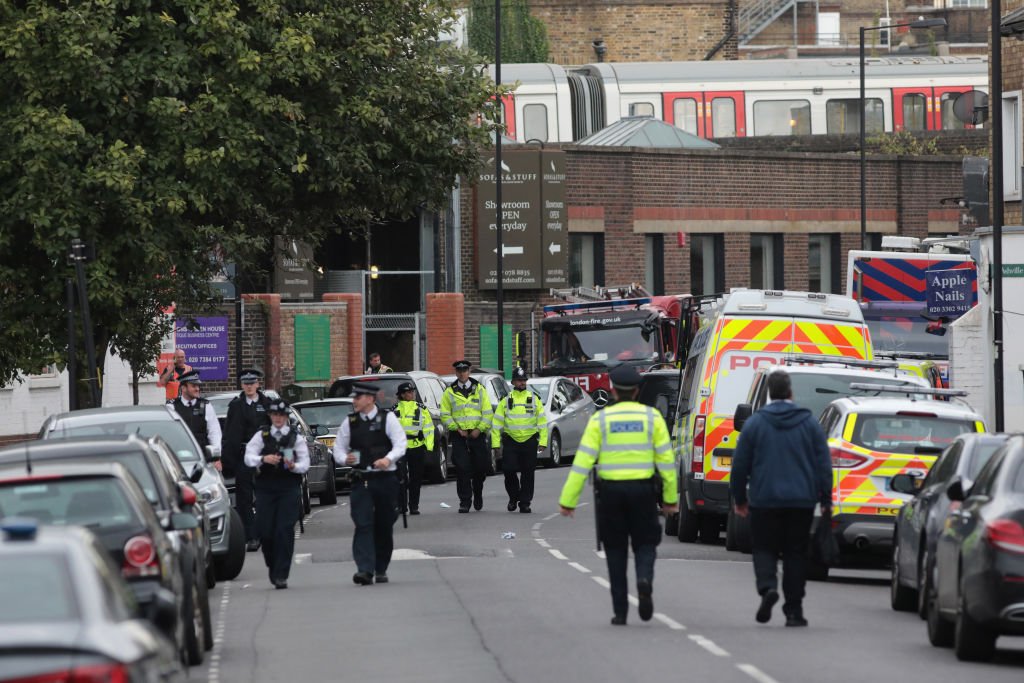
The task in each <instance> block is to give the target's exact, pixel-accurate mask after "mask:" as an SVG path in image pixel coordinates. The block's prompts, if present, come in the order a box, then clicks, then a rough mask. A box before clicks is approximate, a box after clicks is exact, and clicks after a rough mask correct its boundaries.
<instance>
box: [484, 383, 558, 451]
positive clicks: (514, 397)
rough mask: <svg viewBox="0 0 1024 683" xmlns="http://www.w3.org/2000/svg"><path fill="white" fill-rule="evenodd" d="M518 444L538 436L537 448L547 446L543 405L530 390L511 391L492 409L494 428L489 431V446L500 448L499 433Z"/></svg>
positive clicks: (546, 428)
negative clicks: (535, 435) (503, 433)
mask: <svg viewBox="0 0 1024 683" xmlns="http://www.w3.org/2000/svg"><path fill="white" fill-rule="evenodd" d="M502 432H505V434H508V436H509V437H510V438H512V439H514V440H516V441H518V442H519V443H523V442H524V441H527V440H528V439H530V438H532V437H533V435H534V434H540V441H539V442H538V443H537V445H538V446H547V445H548V424H547V418H546V417H545V415H544V405H543V404H542V403H541V401H540V397H538V396H535V395H534V393H533V391H531V390H530V389H523V390H522V391H519V390H518V389H513V390H512V393H511V394H509V395H508V396H507V397H506V398H505V399H503V400H501V401H499V402H498V405H497V407H496V408H495V409H494V426H493V428H492V429H491V446H493V447H494V448H498V447H500V446H501V433H502Z"/></svg>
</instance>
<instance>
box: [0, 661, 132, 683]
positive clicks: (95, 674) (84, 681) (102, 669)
mask: <svg viewBox="0 0 1024 683" xmlns="http://www.w3.org/2000/svg"><path fill="white" fill-rule="evenodd" d="M5 680H7V683H127V682H128V671H127V669H125V667H124V665H123V664H118V663H116V662H111V663H109V664H90V665H86V666H76V667H74V668H73V669H61V670H60V671H51V672H49V673H45V674H37V675H35V676H27V677H25V678H14V679H5Z"/></svg>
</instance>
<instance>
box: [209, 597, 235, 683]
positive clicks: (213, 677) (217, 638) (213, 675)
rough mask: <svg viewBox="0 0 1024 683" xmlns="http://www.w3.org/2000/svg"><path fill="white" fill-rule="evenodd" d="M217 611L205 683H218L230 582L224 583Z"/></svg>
mask: <svg viewBox="0 0 1024 683" xmlns="http://www.w3.org/2000/svg"><path fill="white" fill-rule="evenodd" d="M223 585H224V592H223V593H222V594H221V596H220V607H219V608H218V610H217V627H216V628H215V629H214V636H213V649H212V650H211V651H210V668H209V669H208V670H207V672H206V680H207V683H220V658H221V648H222V647H223V645H224V630H225V628H226V626H227V612H228V602H229V601H230V599H231V585H232V584H231V581H225V582H224V583H223Z"/></svg>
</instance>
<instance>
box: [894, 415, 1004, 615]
mask: <svg viewBox="0 0 1024 683" xmlns="http://www.w3.org/2000/svg"><path fill="white" fill-rule="evenodd" d="M1006 439H1007V435H1006V434H987V433H984V432H971V433H967V434H961V435H960V436H958V437H956V439H955V440H954V441H953V443H952V444H950V445H949V446H948V447H947V448H946V450H945V451H943V452H942V455H940V456H939V458H938V459H937V460H936V461H935V464H934V465H932V468H931V469H930V470H929V471H928V475H927V476H926V477H924V479H923V480H922V479H920V478H917V479H911V478H910V477H908V476H903V477H900V478H899V479H898V480H895V479H894V480H893V482H892V486H894V487H900V488H902V489H903V490H900V491H899V492H900V493H909V494H911V495H913V496H914V498H913V500H910V501H908V502H907V503H905V504H904V505H903V507H901V508H900V511H899V514H898V515H897V516H896V531H895V532H894V536H893V543H892V580H891V583H890V598H891V600H890V601H891V603H892V608H893V609H894V610H899V611H909V610H913V609H917V611H918V614H920V615H921V617H922V618H923V617H925V616H926V611H925V609H926V607H927V602H926V601H925V596H927V595H928V591H929V590H930V587H929V586H928V580H929V577H930V576H931V572H932V565H933V562H934V558H935V543H936V541H937V540H938V538H939V534H940V533H942V529H943V527H944V526H945V525H946V519H947V517H948V516H949V513H950V511H951V508H950V501H949V498H948V497H947V496H946V487H947V486H949V482H950V481H951V480H952V479H953V478H954V477H959V478H960V481H961V482H962V485H963V487H964V489H970V487H971V485H972V484H973V483H974V479H975V478H976V477H977V476H978V473H979V472H980V471H981V468H982V467H984V466H985V463H987V462H988V460H989V458H990V457H992V454H993V453H995V452H996V450H997V449H998V448H999V447H1000V446H1002V445H1003V444H1004V443H1006Z"/></svg>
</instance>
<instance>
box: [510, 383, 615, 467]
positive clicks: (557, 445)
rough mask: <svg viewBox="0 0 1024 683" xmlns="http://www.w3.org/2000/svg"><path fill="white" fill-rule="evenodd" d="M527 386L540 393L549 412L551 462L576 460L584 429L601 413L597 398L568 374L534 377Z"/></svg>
mask: <svg viewBox="0 0 1024 683" xmlns="http://www.w3.org/2000/svg"><path fill="white" fill-rule="evenodd" d="M526 386H527V388H529V389H531V390H533V391H534V392H535V393H536V394H537V395H538V396H540V399H541V402H542V403H543V404H544V411H545V413H546V414H547V418H548V450H547V455H548V458H547V464H548V465H549V466H551V467H558V466H560V465H562V464H564V463H568V462H572V458H573V456H574V455H575V454H576V449H577V448H578V447H579V445H580V440H581V439H582V438H583V430H584V429H586V427H587V422H589V421H590V416H591V415H593V414H594V413H595V412H597V405H596V404H595V403H594V399H592V398H590V396H588V395H587V394H586V393H585V392H584V391H583V390H582V389H580V387H579V385H578V384H576V383H575V382H573V381H572V380H571V379H567V378H565V377H534V378H532V379H528V380H527V381H526ZM505 400H507V399H505Z"/></svg>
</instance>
